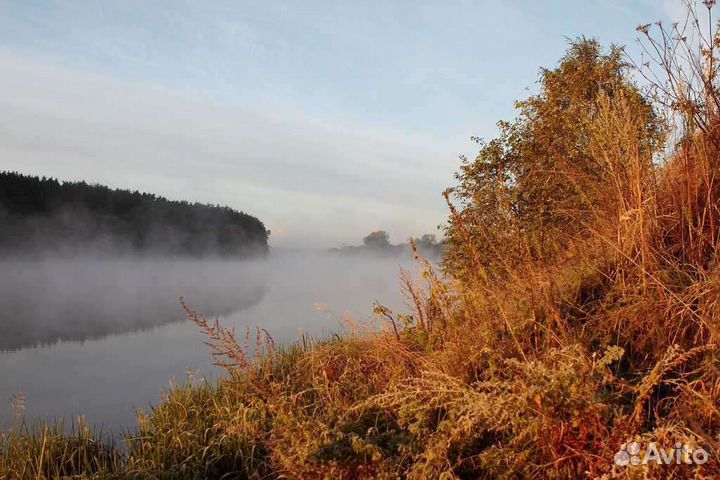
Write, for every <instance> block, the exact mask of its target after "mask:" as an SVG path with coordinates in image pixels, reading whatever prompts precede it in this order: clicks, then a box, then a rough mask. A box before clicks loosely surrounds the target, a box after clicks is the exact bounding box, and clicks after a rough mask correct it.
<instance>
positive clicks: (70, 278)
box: [0, 253, 412, 432]
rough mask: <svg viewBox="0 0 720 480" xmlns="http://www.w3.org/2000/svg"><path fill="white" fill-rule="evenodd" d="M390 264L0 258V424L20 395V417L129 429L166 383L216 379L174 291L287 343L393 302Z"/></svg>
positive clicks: (298, 259) (395, 264)
mask: <svg viewBox="0 0 720 480" xmlns="http://www.w3.org/2000/svg"><path fill="white" fill-rule="evenodd" d="M400 263H403V264H404V266H410V267H411V268H412V264H411V263H410V262H409V260H408V259H405V260H403V261H399V260H388V259H373V258H356V257H353V258H342V257H337V256H333V257H329V256H325V255H319V254H308V253H294V254H278V253H275V254H274V255H273V256H272V257H271V259H269V260H268V261H258V262H139V261H121V262H118V261H116V262H101V263H98V262H80V263H78V262H49V263H46V264H42V265H38V264H35V265H33V266H29V265H27V264H25V265H23V264H21V263H18V262H15V263H13V264H0V272H1V273H2V275H1V278H0V299H2V300H1V301H2V308H0V310H2V317H1V318H0V328H2V332H3V333H2V334H1V336H2V341H3V342H4V343H3V345H5V348H6V349H8V348H10V349H12V351H5V352H4V353H0V427H2V426H5V427H7V426H8V425H9V422H10V403H11V399H12V396H13V394H15V393H17V392H22V393H23V394H24V396H25V397H26V408H27V410H26V415H27V417H28V418H33V417H63V418H66V419H67V418H72V417H73V416H77V415H80V414H83V415H85V416H86V417H87V419H88V420H89V421H90V422H91V423H100V424H103V425H104V426H105V427H106V428H110V429H112V430H113V431H115V432H117V431H119V430H120V429H122V428H129V427H131V426H132V425H134V424H135V409H136V408H147V407H148V406H149V405H150V404H153V403H157V402H159V401H160V400H161V392H162V390H163V389H166V388H167V387H168V386H169V384H170V382H171V381H172V379H180V380H184V379H185V377H186V372H187V371H192V372H194V375H195V376H196V377H198V378H200V377H203V376H207V375H220V372H219V371H217V370H215V369H214V368H213V367H212V366H211V361H212V359H211V357H210V355H209V352H208V350H207V347H206V346H205V344H204V343H203V342H204V340H205V339H204V338H203V336H202V334H201V333H200V332H199V331H198V329H197V328H196V326H195V325H194V324H192V323H189V322H186V321H180V320H183V318H184V317H183V315H182V313H181V312H180V307H179V305H178V303H177V299H178V297H179V296H180V295H185V296H186V299H187V301H188V303H189V304H190V305H191V306H192V307H193V308H195V309H197V310H198V311H201V312H204V313H209V314H217V315H220V316H221V317H222V322H223V324H224V325H227V326H230V327H233V326H234V327H237V328H238V329H239V331H242V329H243V328H244V327H245V326H250V327H254V326H260V327H263V328H265V329H267V330H268V331H269V332H270V334H271V335H272V336H273V338H274V339H275V340H276V341H278V342H285V341H292V340H294V339H295V338H297V335H298V331H299V330H303V331H305V332H309V333H310V334H313V335H316V336H321V335H323V334H324V333H327V332H329V331H338V330H339V329H340V327H339V324H338V317H339V316H340V315H341V314H343V313H344V312H347V314H349V315H352V316H353V317H354V318H355V319H360V320H362V319H363V318H367V317H369V316H370V315H371V305H372V303H373V301H375V300H379V301H380V302H383V303H385V304H387V305H389V306H391V307H400V306H402V295H401V292H400V288H399V282H398V281H397V276H398V270H399V264H400ZM8 272H10V273H11V275H9V274H8ZM316 303H323V304H324V305H325V306H326V309H325V310H324V311H318V309H317V308H316V306H315V305H316ZM328 311H329V312H334V313H333V314H328V313H327V312H328ZM18 312H24V313H23V317H22V318H23V320H22V321H19V320H17V318H20V316H19V314H18ZM23 322H24V323H25V325H26V326H27V331H26V330H25V329H24V328H23V325H22V324H23ZM147 327H152V328H149V329H145V328H147ZM143 329H145V330H143ZM9 332H13V333H12V341H11V340H9V339H7V338H6V335H8V333H9ZM120 332H124V333H120ZM93 337H96V338H94V339H93ZM71 339H74V340H84V341H68V340H71ZM53 342H54V343H53ZM44 343H51V344H50V345H43V344H44ZM28 345H35V346H32V347H29V346H28Z"/></svg>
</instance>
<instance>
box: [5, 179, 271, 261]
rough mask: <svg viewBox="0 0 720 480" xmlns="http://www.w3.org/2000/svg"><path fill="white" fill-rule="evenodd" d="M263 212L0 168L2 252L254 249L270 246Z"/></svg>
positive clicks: (229, 252) (239, 252)
mask: <svg viewBox="0 0 720 480" xmlns="http://www.w3.org/2000/svg"><path fill="white" fill-rule="evenodd" d="M268 235H269V232H268V231H267V230H266V229H265V225H263V223H262V222H261V221H260V220H258V219H257V218H255V217H253V216H251V215H248V214H246V213H243V212H238V211H236V210H233V209H231V208H229V207H221V206H219V205H217V206H216V205H205V204H200V203H189V202H185V201H172V200H167V199H165V198H163V197H160V196H157V195H153V194H149V193H140V192H137V191H134V192H133V191H129V190H119V189H117V190H116V189H111V188H108V187H104V186H101V185H90V184H88V183H86V182H59V181H58V180H55V179H52V178H45V177H43V178H38V177H34V176H29V175H21V174H18V173H15V172H0V253H1V254H5V255H8V254H18V253H26V254H35V253H51V254H81V253H93V254H102V255H115V254H136V253H137V254H151V255H167V256H191V257H196V256H205V255H221V256H247V255H252V254H264V253H267V251H268V243H267V239H268Z"/></svg>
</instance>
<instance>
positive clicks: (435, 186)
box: [0, 50, 456, 246]
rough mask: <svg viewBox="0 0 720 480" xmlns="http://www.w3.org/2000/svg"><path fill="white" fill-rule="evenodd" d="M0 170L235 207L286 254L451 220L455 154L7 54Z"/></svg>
mask: <svg viewBox="0 0 720 480" xmlns="http://www.w3.org/2000/svg"><path fill="white" fill-rule="evenodd" d="M0 71H2V72H3V75H2V76H0V91H2V92H3V95H1V96H0V126H1V127H0V168H2V169H16V170H20V171H24V172H28V173H34V174H40V175H51V176H56V177H59V178H62V179H85V180H89V181H95V182H102V183H106V184H110V185H114V186H118V187H130V188H137V189H141V190H148V191H154V192H158V193H161V194H163V195H166V196H169V197H173V198H186V199H190V200H198V201H204V202H213V203H225V204H229V205H231V206H233V207H236V208H239V209H243V210H246V211H248V212H249V213H253V214H256V215H258V216H259V217H261V218H262V219H263V220H265V221H266V223H267V224H268V226H269V227H270V228H271V229H272V230H273V231H274V232H275V243H276V244H300V245H315V246H326V245H332V244H336V243H340V242H344V241H350V240H352V239H353V238H357V239H359V238H361V236H362V235H363V234H364V233H365V232H366V231H367V230H368V229H371V228H387V229H388V230H390V231H391V232H392V233H393V234H394V236H395V237H396V238H397V239H401V238H402V237H405V236H408V235H411V234H412V235H417V234H420V233H422V232H424V231H430V230H432V229H433V228H434V227H435V226H436V225H437V224H438V223H440V222H442V221H443V219H444V217H445V210H444V207H443V205H442V201H441V197H440V192H441V191H442V189H443V188H444V187H445V186H447V185H448V184H449V182H450V180H451V174H452V171H453V170H454V168H455V166H456V165H455V164H454V162H453V150H452V148H450V147H448V146H444V145H440V144H437V143H431V142H428V141H427V140H423V139H420V138H414V137H412V136H408V135H405V134H402V133H399V132H388V131H385V130H382V131H378V130H373V129H364V128H362V127H358V126H343V125H339V124H337V123H330V122H329V121H323V120H322V119H317V118H307V117H302V116H300V115H297V114H294V113H290V112H283V111H278V110H274V111H268V112H263V113H257V112H251V111H248V110H244V109H243V108H240V107H238V106H229V105H220V104H218V103H214V102H212V101H209V100H207V99H204V98H202V97H201V96H198V95H192V94H189V93H186V92H178V91H172V90H168V89H162V88H151V87H148V86H144V85H141V84H134V83H131V82H128V81H118V80H114V79H110V78H105V77H103V76H99V75H96V74H92V73H88V72H82V71H76V70H71V69H67V68H60V67H57V66H53V65H52V64H51V63H49V62H46V61H39V60H37V59H29V58H27V57H24V56H19V55H17V54H14V53H12V52H10V51H8V50H0Z"/></svg>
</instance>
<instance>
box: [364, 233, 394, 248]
mask: <svg viewBox="0 0 720 480" xmlns="http://www.w3.org/2000/svg"><path fill="white" fill-rule="evenodd" d="M363 245H365V246H366V247H368V248H387V247H389V246H390V235H389V234H388V233H387V232H386V231H385V230H377V231H375V232H371V233H370V234H369V235H368V236H366V237H365V238H363Z"/></svg>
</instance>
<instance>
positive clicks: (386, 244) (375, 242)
mask: <svg viewBox="0 0 720 480" xmlns="http://www.w3.org/2000/svg"><path fill="white" fill-rule="evenodd" d="M410 240H411V241H412V242H413V243H415V246H416V248H417V249H418V251H419V252H420V253H421V254H422V255H423V256H425V257H428V258H437V257H439V256H440V254H441V253H442V250H443V248H444V246H445V245H444V242H438V241H437V238H436V237H435V235H433V234H425V235H423V236H422V237H420V238H412V239H410ZM330 250H331V251H333V252H338V253H342V254H357V253H369V254H373V255H384V256H385V255H389V256H397V255H401V254H403V253H406V254H407V253H410V251H411V247H410V241H408V243H399V244H397V245H393V244H392V243H390V234H389V233H387V232H386V231H385V230H376V231H374V232H370V233H369V234H368V235H366V236H365V237H364V238H363V244H362V245H361V246H346V247H342V248H332V249H330Z"/></svg>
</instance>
